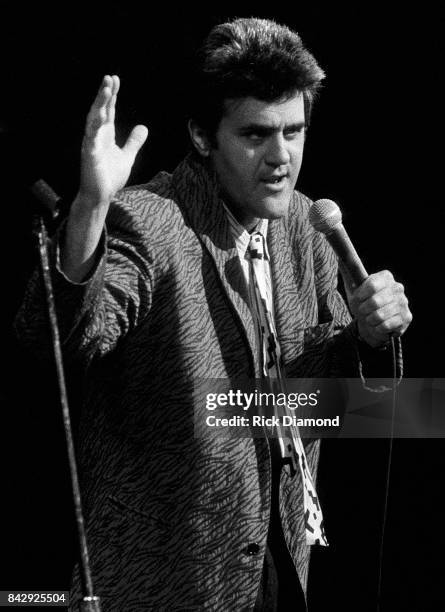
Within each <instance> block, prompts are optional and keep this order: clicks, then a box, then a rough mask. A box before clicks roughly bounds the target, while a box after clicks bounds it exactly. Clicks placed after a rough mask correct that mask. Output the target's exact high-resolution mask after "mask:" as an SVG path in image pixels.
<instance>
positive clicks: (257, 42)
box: [189, 18, 324, 144]
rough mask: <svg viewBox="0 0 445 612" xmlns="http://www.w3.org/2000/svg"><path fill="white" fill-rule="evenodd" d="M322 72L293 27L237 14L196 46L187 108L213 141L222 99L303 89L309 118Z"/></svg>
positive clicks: (268, 98) (275, 97) (278, 94)
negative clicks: (195, 64) (200, 44)
mask: <svg viewBox="0 0 445 612" xmlns="http://www.w3.org/2000/svg"><path fill="white" fill-rule="evenodd" d="M323 78H324V72H323V70H322V69H321V68H320V67H319V66H318V64H317V62H316V61H315V59H314V57H313V56H312V55H311V54H310V53H309V51H307V50H306V49H305V48H304V46H303V43H302V40H301V38H300V36H299V35H298V34H297V33H296V32H293V31H292V30H290V29H289V28H288V27H286V26H282V25H279V24H277V23H275V22H274V21H270V20H266V19H255V18H249V19H235V20H234V21H231V22H228V23H222V24H220V25H217V26H215V27H214V28H213V29H212V30H211V32H210V34H209V35H208V37H207V38H206V40H205V41H204V43H203V45H202V47H201V49H200V51H199V52H198V62H197V66H196V72H195V75H194V82H193V86H192V88H191V99H190V108H189V113H190V116H191V117H192V119H193V120H194V121H195V122H196V123H197V124H198V125H199V126H200V127H201V128H203V129H204V130H205V131H206V132H207V135H208V137H209V138H210V139H211V141H213V142H212V144H213V143H214V138H215V134H216V131H217V129H218V125H219V122H220V121H221V118H222V116H223V114H224V111H225V108H224V101H225V100H227V99H233V98H243V97H249V96H251V97H254V98H257V99H259V100H263V101H265V102H272V101H274V100H279V99H282V98H286V97H291V96H292V95H294V94H295V93H296V92H301V93H303V97H304V105H305V114H306V121H307V122H309V118H310V114H311V110H312V104H313V101H314V97H315V95H316V92H317V90H318V89H319V88H320V83H321V80H322V79H323Z"/></svg>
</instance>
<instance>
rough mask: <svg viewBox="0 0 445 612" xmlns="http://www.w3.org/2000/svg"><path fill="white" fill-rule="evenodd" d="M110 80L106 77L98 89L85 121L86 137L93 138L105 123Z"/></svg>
mask: <svg viewBox="0 0 445 612" xmlns="http://www.w3.org/2000/svg"><path fill="white" fill-rule="evenodd" d="M112 85H113V82H112V79H111V77H110V76H108V75H106V76H105V77H104V78H103V81H102V84H101V86H100V87H99V91H98V92H97V95H96V98H95V100H94V102H93V104H92V105H91V108H90V111H89V113H88V115H87V120H86V134H87V136H90V137H91V136H94V135H95V133H96V132H97V130H98V129H99V128H100V127H101V126H102V125H103V124H104V123H105V122H106V121H107V104H108V101H109V99H110V97H111V91H112Z"/></svg>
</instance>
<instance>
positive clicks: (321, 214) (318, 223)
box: [309, 199, 368, 289]
mask: <svg viewBox="0 0 445 612" xmlns="http://www.w3.org/2000/svg"><path fill="white" fill-rule="evenodd" d="M309 222H310V224H311V225H312V227H313V228H314V229H315V230H317V231H318V232H322V233H323V234H324V235H325V236H326V238H327V240H328V242H329V244H330V245H331V247H332V248H333V249H334V252H335V254H336V255H337V257H338V261H339V267H340V271H341V272H342V274H346V276H347V277H348V279H349V281H350V283H351V284H352V286H353V289H355V288H356V287H358V286H359V285H361V284H362V283H363V281H365V280H366V279H367V278H368V273H367V272H366V270H365V267H364V265H363V264H362V262H361V260H360V257H359V256H358V254H357V251H356V250H355V248H354V245H353V244H352V242H351V240H350V238H349V236H348V234H347V233H346V230H345V228H344V226H343V223H342V216H341V211H340V208H339V207H338V206H337V204H336V203H335V202H333V201H332V200H324V199H323V200H317V201H316V202H314V203H313V204H312V206H311V208H310V209H309Z"/></svg>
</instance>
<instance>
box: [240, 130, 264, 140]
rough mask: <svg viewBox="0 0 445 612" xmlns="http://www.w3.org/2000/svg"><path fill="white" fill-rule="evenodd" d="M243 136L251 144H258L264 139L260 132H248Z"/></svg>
mask: <svg viewBox="0 0 445 612" xmlns="http://www.w3.org/2000/svg"><path fill="white" fill-rule="evenodd" d="M245 136H246V138H247V139H248V140H250V141H251V142H260V141H261V140H263V138H264V137H265V136H264V134H261V132H248V133H247V134H245Z"/></svg>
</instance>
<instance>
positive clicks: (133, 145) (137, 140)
mask: <svg viewBox="0 0 445 612" xmlns="http://www.w3.org/2000/svg"><path fill="white" fill-rule="evenodd" d="M147 136H148V129H147V128H146V127H145V125H137V126H136V127H134V128H133V129H132V130H131V133H130V135H129V137H128V138H127V142H126V143H125V144H124V146H123V147H122V150H123V151H124V152H125V153H127V154H128V155H130V156H131V157H133V159H134V158H135V157H136V155H137V153H138V151H139V149H140V148H141V147H142V145H143V144H144V142H145V141H146V140H147Z"/></svg>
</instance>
